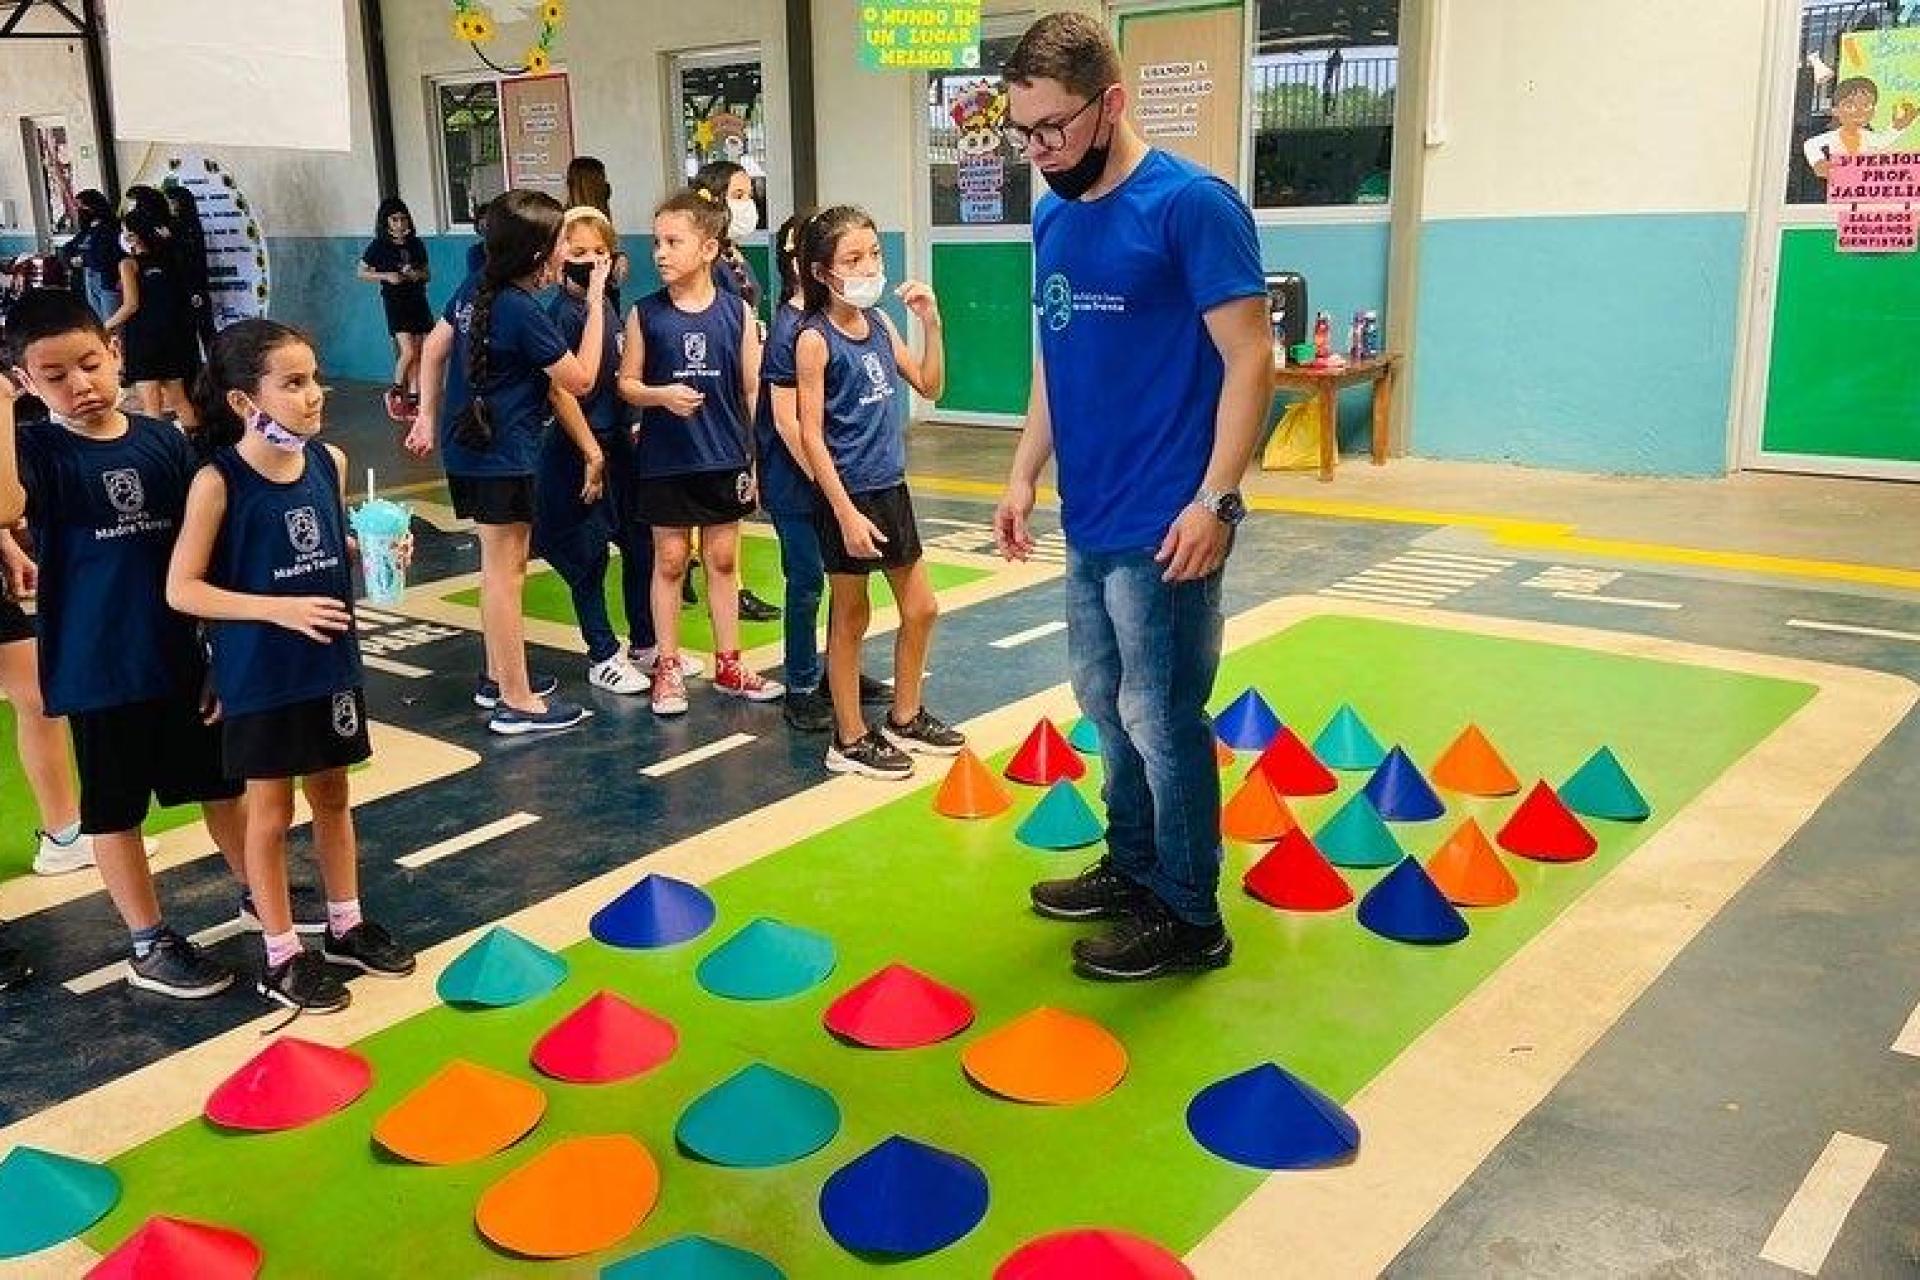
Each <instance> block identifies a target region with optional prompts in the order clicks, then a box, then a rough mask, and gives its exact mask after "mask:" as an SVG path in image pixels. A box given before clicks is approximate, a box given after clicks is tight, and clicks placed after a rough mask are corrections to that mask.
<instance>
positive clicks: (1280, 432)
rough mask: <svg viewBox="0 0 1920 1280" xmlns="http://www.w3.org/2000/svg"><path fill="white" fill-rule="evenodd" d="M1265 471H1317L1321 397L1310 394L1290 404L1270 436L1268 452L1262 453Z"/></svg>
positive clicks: (1262, 468)
mask: <svg viewBox="0 0 1920 1280" xmlns="http://www.w3.org/2000/svg"><path fill="white" fill-rule="evenodd" d="M1260 469H1261V470H1262V471H1318V470H1319V469H1320V398H1319V397H1318V396H1310V397H1308V398H1307V399H1305V400H1297V401H1295V402H1294V403H1293V404H1290V405H1288V406H1287V411H1286V412H1285V413H1283V414H1281V415H1280V421H1279V422H1278V423H1277V424H1275V426H1274V428H1273V434H1272V435H1271V436H1269V437H1268V438H1267V448H1266V452H1264V453H1262V454H1261V455H1260Z"/></svg>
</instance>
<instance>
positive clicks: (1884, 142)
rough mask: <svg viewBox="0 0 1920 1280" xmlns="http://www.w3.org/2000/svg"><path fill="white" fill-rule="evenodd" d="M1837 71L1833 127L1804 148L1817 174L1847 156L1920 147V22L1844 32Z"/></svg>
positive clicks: (1826, 172) (1823, 175)
mask: <svg viewBox="0 0 1920 1280" xmlns="http://www.w3.org/2000/svg"><path fill="white" fill-rule="evenodd" d="M1823 70H1824V69H1823ZM1832 76H1833V79H1832V86H1833V87H1832V104H1833V105H1832V107H1831V109H1830V113H1829V115H1830V121H1829V124H1830V127H1829V128H1827V129H1826V130H1825V131H1824V132H1821V133H1816V134H1814V135H1813V136H1812V137H1810V138H1808V139H1807V141H1806V144H1805V145H1804V146H1803V147H1802V148H1801V155H1802V158H1803V159H1804V160H1805V161H1806V164H1807V166H1808V167H1809V168H1811V169H1812V170H1813V172H1814V175H1815V176H1816V177H1819V178H1821V179H1826V178H1827V177H1828V175H1829V173H1830V172H1831V170H1832V166H1833V162H1834V161H1835V160H1836V159H1839V158H1841V157H1843V156H1858V155H1877V154H1883V153H1886V152H1894V151H1920V27H1891V28H1888V29H1886V30H1883V31H1854V32H1849V33H1848V34H1846V35H1844V36H1842V37H1840V57H1839V65H1838V66H1837V67H1835V68H1833V71H1832Z"/></svg>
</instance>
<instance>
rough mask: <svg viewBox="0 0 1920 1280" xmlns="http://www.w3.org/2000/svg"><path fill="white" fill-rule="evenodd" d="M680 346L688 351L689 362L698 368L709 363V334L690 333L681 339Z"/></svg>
mask: <svg viewBox="0 0 1920 1280" xmlns="http://www.w3.org/2000/svg"><path fill="white" fill-rule="evenodd" d="M680 348H681V350H682V351H684V352H685V353H686V357H687V363H688V364H690V365H692V366H693V367H694V368H696V369H698V368H701V367H703V366H704V365H705V364H706V363H707V335H706V334H704V333H689V334H687V335H686V336H685V337H684V338H683V339H681V343H680Z"/></svg>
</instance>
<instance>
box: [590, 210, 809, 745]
mask: <svg viewBox="0 0 1920 1280" xmlns="http://www.w3.org/2000/svg"><path fill="white" fill-rule="evenodd" d="M726 218H727V214H726V210H725V209H724V208H723V207H722V206H721V205H720V204H718V203H717V202H716V201H714V199H713V198H712V197H711V196H710V195H707V194H706V193H704V192H683V193H681V194H680V195H677V196H674V197H672V198H670V199H669V200H667V201H666V202H665V203H664V204H662V205H661V206H660V208H659V210H658V211H657V212H656V213H655V214H654V219H653V242H654V248H653V261H654V266H655V267H656V268H658V269H659V272H660V278H661V280H663V281H665V282H666V287H665V288H663V289H661V290H660V291H659V292H658V293H654V294H651V295H650V296H648V297H645V298H642V299H641V300H640V301H639V303H638V304H636V305H635V307H634V309H633V311H632V312H631V313H630V314H629V315H628V317H627V330H626V349H625V351H624V353H623V354H622V356H621V361H620V394H621V396H622V398H624V399H625V400H626V401H627V402H628V403H629V404H633V405H637V406H639V407H640V408H641V409H642V410H643V411H644V412H643V414H642V416H641V422H640V450H639V473H640V480H639V485H638V487H637V492H638V496H639V502H640V512H641V517H642V519H644V520H645V521H646V522H647V523H648V524H649V525H651V526H652V527H653V593H652V594H653V628H654V634H655V637H656V639H657V642H658V645H659V659H658V661H656V662H655V664H654V669H653V672H652V676H653V710H654V713H655V714H656V715H663V716H673V715H681V714H683V713H685V711H686V709H687V687H686V675H687V672H686V670H685V668H684V666H683V665H682V660H681V656H680V590H681V583H682V581H683V580H684V579H685V577H686V573H687V560H688V557H689V555H690V552H691V546H692V539H693V533H694V530H696V529H697V530H699V531H700V551H701V555H702V556H703V557H704V558H705V561H706V569H707V609H708V612H709V613H710V614H711V615H712V618H713V635H714V648H715V652H714V672H713V687H714V688H715V689H717V690H719V691H720V692H721V693H724V694H728V695H730V696H732V697H736V698H746V699H747V700H749V701H751V702H773V701H776V700H777V699H779V698H780V697H781V695H782V694H784V693H785V692H786V690H785V689H784V688H783V687H782V686H780V685H779V684H776V683H775V682H774V681H771V680H768V679H766V678H765V677H763V676H761V675H759V674H758V673H756V672H753V671H749V670H747V669H746V667H745V665H744V664H743V663H742V662H741V660H740V561H739V552H740V521H741V520H742V519H744V518H745V517H746V516H747V515H748V514H750V513H751V512H752V511H753V501H754V479H753V464H752V459H751V457H750V455H749V446H748V417H747V405H748V404H749V403H751V401H752V399H753V396H754V393H755V391H756V390H757V389H758V386H759V379H760V326H759V321H758V320H757V319H756V318H755V317H754V314H753V310H752V308H750V307H749V306H747V304H746V303H744V302H742V301H741V300H740V299H739V298H736V297H732V296H730V295H728V294H725V293H723V292H721V291H720V290H718V289H716V288H715V287H714V283H713V262H714V258H715V256H716V255H717V254H718V253H719V252H720V239H721V237H722V236H724V235H725V234H726Z"/></svg>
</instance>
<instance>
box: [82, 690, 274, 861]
mask: <svg viewBox="0 0 1920 1280" xmlns="http://www.w3.org/2000/svg"><path fill="white" fill-rule="evenodd" d="M71 723H72V726H73V758H74V762H75V763H76V764H77V765H78V766H79V771H80V830H81V831H83V832H85V833H86V834H87V835H90V836H97V835H110V834H112V833H113V832H116V831H131V830H133V829H134V828H135V827H138V826H139V825H140V824H141V823H142V822H144V821H145V820H146V817H147V807H148V802H149V800H158V801H159V802H160V803H161V805H162V806H169V805H176V804H192V803H205V802H206V801H209V800H232V799H235V798H236V797H238V796H239V795H240V794H241V793H242V792H244V791H245V790H246V789H247V788H246V784H245V783H244V782H240V781H237V780H235V779H232V778H229V777H228V776H227V773H226V770H225V768H224V767H223V764H222V761H221V757H220V730H219V728H218V727H217V726H214V725H209V724H204V723H202V722H201V719H200V712H199V710H198V709H197V708H196V707H195V706H194V705H193V702H192V701H191V700H190V699H187V698H163V699H160V700H158V701H154V702H135V703H131V704H129V705H127V706H124V707H109V708H107V709H106V710H104V711H83V712H81V713H80V714H78V715H76V716H73V717H72V720H71Z"/></svg>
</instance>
